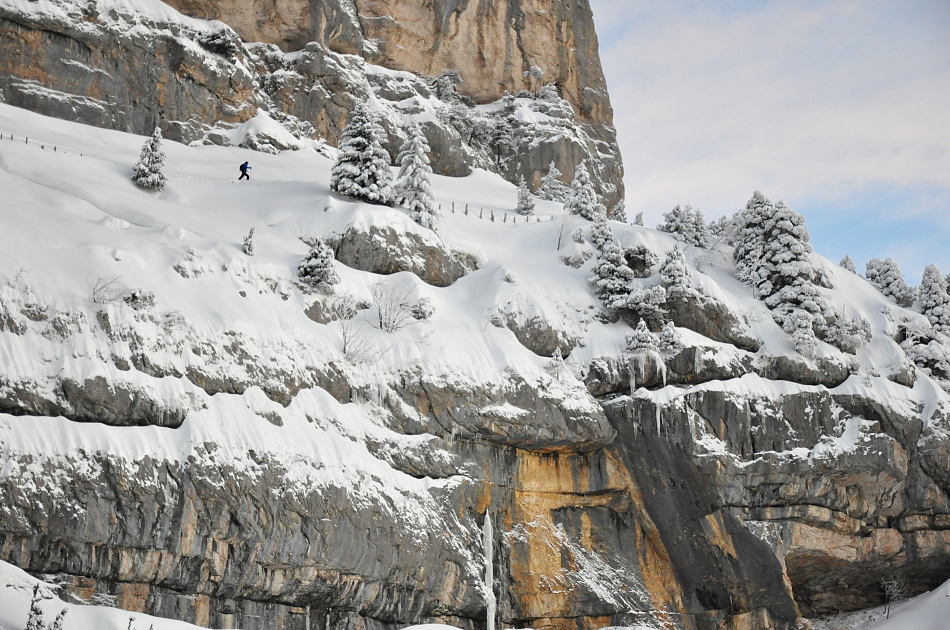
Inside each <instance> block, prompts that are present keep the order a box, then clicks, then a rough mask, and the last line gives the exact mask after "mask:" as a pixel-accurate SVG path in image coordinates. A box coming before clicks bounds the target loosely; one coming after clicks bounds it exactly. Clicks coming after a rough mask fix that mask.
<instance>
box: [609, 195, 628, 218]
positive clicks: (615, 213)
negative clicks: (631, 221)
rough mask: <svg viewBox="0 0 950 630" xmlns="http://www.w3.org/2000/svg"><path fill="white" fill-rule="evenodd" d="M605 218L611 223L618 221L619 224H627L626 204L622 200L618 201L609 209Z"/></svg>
mask: <svg viewBox="0 0 950 630" xmlns="http://www.w3.org/2000/svg"><path fill="white" fill-rule="evenodd" d="M607 218H608V219H611V220H613V221H620V222H621V223H626V222H627V204H625V203H624V202H623V199H621V200H620V201H618V202H617V205H615V206H614V207H613V208H611V209H610V212H608V213H607Z"/></svg>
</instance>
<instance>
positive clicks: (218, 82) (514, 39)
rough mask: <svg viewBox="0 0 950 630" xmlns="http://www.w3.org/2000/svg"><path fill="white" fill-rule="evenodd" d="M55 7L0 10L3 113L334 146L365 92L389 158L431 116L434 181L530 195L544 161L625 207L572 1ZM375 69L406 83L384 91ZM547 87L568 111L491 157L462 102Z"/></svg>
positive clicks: (487, 127)
mask: <svg viewBox="0 0 950 630" xmlns="http://www.w3.org/2000/svg"><path fill="white" fill-rule="evenodd" d="M54 4H55V5H56V8H57V9H59V11H56V12H45V11H44V10H43V8H42V7H35V6H32V5H27V6H26V7H22V6H15V7H12V8H5V7H0V95H2V97H3V98H5V100H6V101H7V102H9V103H11V104H14V105H18V106H21V107H28V108H30V109H34V110H36V111H39V112H41V113H44V114H49V115H54V116H60V117H64V118H70V119H76V120H79V121H82V122H86V123H89V124H95V125H99V126H104V127H110V128H113V129H121V130H123V131H130V132H134V133H140V134H144V133H149V132H150V131H151V130H152V129H153V128H154V127H155V126H161V127H163V129H164V130H165V132H166V136H168V137H170V138H172V139H177V140H180V141H184V142H192V141H196V140H202V139H203V138H204V139H206V138H207V137H208V136H207V134H208V131H209V130H210V129H212V128H214V127H216V126H219V125H221V124H224V125H229V124H237V123H241V122H243V121H246V120H248V119H249V118H251V117H253V116H254V115H255V114H256V113H257V112H259V111H264V112H267V113H268V114H269V115H271V116H273V117H275V118H276V119H278V120H280V121H282V122H285V123H286V124H287V126H288V127H289V128H290V129H291V131H292V132H293V133H294V134H295V135H298V136H300V137H305V136H311V137H321V138H324V139H326V140H327V141H328V142H329V143H330V144H336V142H337V141H338V140H339V136H340V132H341V130H342V127H343V125H344V124H345V123H346V120H347V116H348V114H349V111H350V110H351V109H352V107H353V105H354V104H355V102H356V101H357V100H360V99H364V98H366V97H368V96H369V95H371V94H372V95H374V96H375V97H376V98H377V99H378V100H379V103H380V104H381V106H382V108H383V109H387V110H389V111H388V113H387V118H388V119H389V121H390V122H389V125H388V131H389V132H390V138H391V139H390V143H389V144H390V146H389V147H388V148H389V149H390V152H391V153H392V154H393V155H394V156H395V153H396V151H397V149H398V146H399V141H400V136H401V135H402V134H403V132H401V130H400V128H401V127H402V126H404V124H407V123H408V122H409V118H411V117H413V116H416V115H417V114H419V113H420V111H421V110H419V109H418V105H419V104H420V103H429V105H428V106H427V107H429V108H430V109H432V107H433V105H434V107H435V109H433V110H432V112H431V113H432V115H431V116H427V117H425V119H426V121H427V122H426V123H425V126H426V129H425V131H426V135H427V136H428V138H429V142H430V145H432V147H433V160H432V161H433V164H434V165H435V167H436V170H437V172H440V173H442V174H446V175H453V176H458V175H466V174H468V173H469V172H470V171H471V169H472V168H473V167H480V168H485V169H488V170H494V171H496V172H499V173H500V174H502V175H503V176H504V177H505V178H506V179H508V180H509V181H512V182H515V183H517V182H518V181H519V179H520V178H521V177H524V178H525V179H526V180H527V181H528V182H529V183H530V184H531V185H532V186H534V187H537V186H538V184H539V183H540V179H541V177H542V175H543V174H544V172H546V170H547V168H548V165H549V164H550V163H551V162H554V163H555V164H556V165H557V167H558V168H559V170H560V171H561V172H562V174H563V179H564V180H565V181H566V182H569V181H570V178H571V177H572V175H573V172H574V169H575V168H576V167H577V165H578V164H579V163H581V162H582V161H587V162H588V166H589V170H590V171H591V174H592V177H593V181H594V184H595V186H596V187H597V188H598V189H599V191H600V193H601V195H602V197H603V202H604V203H605V205H608V206H610V205H612V204H614V203H616V202H617V201H618V200H620V199H622V197H623V182H622V180H623V166H622V162H621V158H620V152H619V148H618V147H617V142H616V134H615V131H614V128H613V123H612V111H611V108H610V99H609V97H608V94H607V88H606V84H605V82H604V76H603V72H602V70H601V66H600V60H599V57H598V51H597V36H596V34H595V32H594V27H593V20H592V16H591V11H590V7H589V6H588V3H587V1H586V0H560V1H558V2H553V3H552V2H542V1H540V0H520V1H515V0H511V1H508V2H501V1H492V2H459V1H451V2H450V1H443V2H436V3H431V2H423V1H422V0H412V1H409V2H407V1H404V0H400V1H399V2H395V1H389V2H384V1H379V0H376V1H371V0H360V1H358V2H353V0H326V1H318V0H312V1H310V2H302V1H299V0H291V1H286V2H285V1H281V2H276V1H274V0H269V1H255V2H235V1H232V0H226V1H224V2H208V1H206V0H172V1H171V2H169V3H168V4H170V5H173V6H175V7H177V8H178V9H180V10H181V11H183V12H184V13H186V14H188V15H191V16H197V17H199V18H203V19H214V20H220V21H222V22H224V24H216V23H214V22H210V23H209V22H199V21H197V20H189V19H188V18H185V17H184V16H181V15H178V16H177V17H176V15H170V14H169V13H160V14H157V15H149V14H144V15H139V14H136V13H135V12H134V10H130V9H129V7H125V8H124V9H123V10H130V11H131V12H127V13H118V12H116V10H115V9H114V8H110V9H109V10H108V11H102V12H100V11H99V9H98V6H99V5H98V4H97V3H96V2H90V3H86V4H84V5H79V4H77V3H71V2H64V1H63V0H56V1H55V3H54ZM170 13H174V12H173V11H172V12H170ZM225 25H226V26H225ZM232 28H233V29H235V30H236V33H235V31H233V30H231V29H232ZM239 36H240V37H239ZM242 39H243V42H242ZM245 42H246V43H247V45H245ZM253 42H259V43H257V44H252V43H253ZM278 47H279V48H278ZM289 53H292V54H289ZM298 53H299V54H298ZM371 64H372V65H371ZM379 67H382V68H386V69H393V70H399V71H405V76H404V78H403V79H401V81H394V78H393V77H392V76H385V75H380V73H378V72H376V71H375V70H374V68H379ZM446 70H455V71H458V72H459V73H460V75H461V78H462V83H461V85H459V86H458V92H459V94H461V95H462V97H463V99H473V100H472V101H467V102H466V103H465V108H466V111H467V114H466V115H465V116H462V117H461V118H462V119H464V118H469V119H477V118H479V117H481V121H480V123H479V124H475V125H474V127H473V126H472V125H471V124H468V123H465V121H464V120H460V117H459V112H458V109H457V108H458V107H459V103H458V102H457V101H456V100H452V99H448V100H445V102H443V103H442V104H441V105H438V101H437V100H433V96H435V97H437V98H438V99H445V95H440V94H435V95H434V94H433V91H432V90H431V85H430V83H429V82H428V80H427V79H428V78H431V77H433V76H435V75H438V74H439V73H441V72H443V71H446ZM397 83H401V85H396V84H397ZM547 83H552V84H555V85H556V86H557V96H555V97H554V98H557V99H562V100H563V102H564V103H565V104H566V105H565V106H563V107H562V106H560V105H558V106H556V107H555V108H554V110H556V111H557V115H555V116H554V117H553V118H548V119H546V120H547V121H548V122H549V123H553V124H540V125H524V126H523V128H521V129H519V130H517V133H516V134H515V136H514V146H512V147H510V148H508V149H504V150H501V151H499V150H498V149H497V147H495V146H494V145H493V143H494V140H493V131H492V129H493V128H494V122H493V119H492V117H491V116H487V117H486V115H485V114H486V112H485V111H481V110H478V109H477V108H475V107H474V104H475V103H481V104H485V103H492V102H494V101H497V100H498V99H499V98H501V96H502V95H503V94H504V93H505V92H506V91H510V92H511V93H517V94H520V95H521V96H523V97H525V99H537V98H538V96H539V94H538V91H539V90H540V88H541V87H542V86H543V85H544V84H547ZM407 99H415V105H413V103H407ZM526 102H527V101H526ZM453 106H455V107H456V110H455V111H453V110H452V107H453ZM413 107H415V109H413ZM439 109H441V110H442V111H441V112H440V111H438V110H439ZM287 116H292V117H293V118H294V120H293V121H287ZM460 122H462V123H465V124H459V123H460ZM469 122H470V121H469ZM479 125H480V126H479ZM265 144H266V143H265ZM247 146H249V147H250V148H259V147H260V144H258V143H254V142H251V143H248V145H247ZM279 148H285V147H279ZM506 153H508V154H507V155H506Z"/></svg>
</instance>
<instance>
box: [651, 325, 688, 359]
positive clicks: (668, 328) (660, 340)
mask: <svg viewBox="0 0 950 630" xmlns="http://www.w3.org/2000/svg"><path fill="white" fill-rule="evenodd" d="M657 345H658V346H659V348H660V352H663V353H665V354H668V355H674V354H676V353H677V352H679V351H680V350H682V348H683V340H682V339H680V334H679V331H677V330H676V326H674V325H673V322H666V323H665V324H663V328H662V330H660V334H659V336H658V337H657Z"/></svg>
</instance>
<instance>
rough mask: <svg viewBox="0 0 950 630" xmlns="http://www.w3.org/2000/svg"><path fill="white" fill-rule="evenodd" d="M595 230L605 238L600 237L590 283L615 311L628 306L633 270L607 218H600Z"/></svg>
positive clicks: (598, 295)
mask: <svg viewBox="0 0 950 630" xmlns="http://www.w3.org/2000/svg"><path fill="white" fill-rule="evenodd" d="M595 230H596V231H597V233H598V234H602V235H603V236H602V237H598V241H599V242H601V245H600V246H599V247H598V251H599V255H598V257H597V262H596V263H594V276H593V277H592V278H591V279H590V281H591V282H592V283H593V284H594V292H595V293H596V294H597V297H599V298H600V300H601V301H602V302H603V303H604V306H605V307H607V310H608V311H615V310H617V309H621V308H624V307H625V306H626V305H627V301H628V300H629V298H630V281H631V280H632V279H633V270H632V269H630V267H628V266H627V262H626V260H624V257H623V248H622V247H621V246H620V243H618V242H617V240H616V239H615V238H614V235H613V232H611V230H610V227H609V226H608V225H607V221H606V217H599V218H598V220H597V223H596V224H595ZM592 238H593V234H592Z"/></svg>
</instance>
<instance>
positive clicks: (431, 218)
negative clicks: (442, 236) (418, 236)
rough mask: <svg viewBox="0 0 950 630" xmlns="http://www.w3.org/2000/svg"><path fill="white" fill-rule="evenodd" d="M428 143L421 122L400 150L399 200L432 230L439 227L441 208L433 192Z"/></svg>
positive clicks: (410, 212) (414, 219)
mask: <svg viewBox="0 0 950 630" xmlns="http://www.w3.org/2000/svg"><path fill="white" fill-rule="evenodd" d="M431 176H432V167H430V166H429V143H428V142H427V141H426V137H425V136H424V135H423V134H422V130H421V129H420V128H419V126H418V125H413V126H412V129H411V130H410V132H409V137H407V138H406V141H405V142H404V143H403V145H402V148H401V149H400V151H399V176H398V177H397V178H396V203H398V204H400V205H402V206H404V207H405V208H406V209H407V210H409V216H410V217H412V220H413V221H415V222H416V223H418V224H419V225H421V226H423V227H427V228H429V229H430V230H435V229H437V228H438V222H439V220H438V210H437V209H436V206H435V199H434V198H433V196H432V187H431V184H430V177H431Z"/></svg>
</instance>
